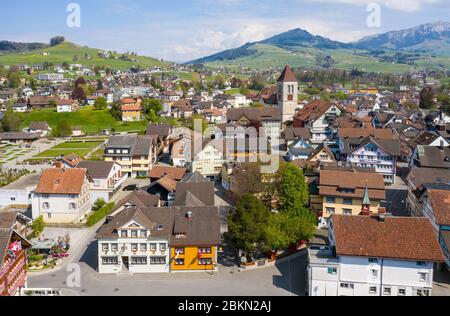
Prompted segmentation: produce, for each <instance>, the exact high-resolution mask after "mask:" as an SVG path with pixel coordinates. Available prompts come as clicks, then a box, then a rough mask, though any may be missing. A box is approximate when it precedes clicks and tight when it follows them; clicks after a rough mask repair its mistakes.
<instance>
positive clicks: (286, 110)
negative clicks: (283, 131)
mask: <svg viewBox="0 0 450 316" xmlns="http://www.w3.org/2000/svg"><path fill="white" fill-rule="evenodd" d="M277 84H278V107H279V108H280V110H281V115H282V118H283V123H285V122H287V121H292V120H293V117H294V115H295V109H297V107H298V81H297V77H296V76H295V74H294V71H293V70H292V68H291V67H289V66H286V67H285V68H284V70H283V72H282V73H281V76H280V78H279V79H278V83H277Z"/></svg>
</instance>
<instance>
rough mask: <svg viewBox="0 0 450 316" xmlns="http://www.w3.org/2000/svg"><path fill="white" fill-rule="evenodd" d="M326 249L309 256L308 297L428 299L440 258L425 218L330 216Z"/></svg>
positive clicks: (436, 242)
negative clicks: (417, 297) (400, 297)
mask: <svg viewBox="0 0 450 316" xmlns="http://www.w3.org/2000/svg"><path fill="white" fill-rule="evenodd" d="M328 226H329V237H328V239H329V247H328V248H325V247H324V249H322V250H310V251H309V259H308V273H307V279H308V292H309V295H310V296H431V294H432V290H433V264H434V263H435V262H443V260H444V257H443V255H442V251H441V249H440V247H439V243H438V241H437V239H436V236H435V234H434V231H433V227H432V226H431V223H430V221H429V220H428V219H426V218H409V217H387V216H384V215H381V216H377V217H370V216H345V215H333V216H332V217H331V219H330V220H329V225H328Z"/></svg>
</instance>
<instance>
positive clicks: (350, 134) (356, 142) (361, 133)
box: [337, 127, 398, 159]
mask: <svg viewBox="0 0 450 316" xmlns="http://www.w3.org/2000/svg"><path fill="white" fill-rule="evenodd" d="M367 137H373V138H375V139H398V136H397V135H395V134H394V133H393V132H392V129H390V128H371V127H368V128H339V129H338V133H337V143H338V145H339V156H340V157H343V158H344V159H345V158H346V157H347V156H348V155H349V154H350V153H351V152H352V151H354V150H355V149H357V148H358V147H360V146H361V144H362V143H363V141H364V140H365V139H366V138H367Z"/></svg>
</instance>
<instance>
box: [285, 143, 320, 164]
mask: <svg viewBox="0 0 450 316" xmlns="http://www.w3.org/2000/svg"><path fill="white" fill-rule="evenodd" d="M313 151H314V148H313V147H312V145H311V144H310V143H308V142H306V141H305V140H303V139H301V138H299V139H297V140H295V141H294V142H293V143H292V144H291V145H289V146H288V150H287V154H286V158H287V160H288V161H294V160H297V159H302V160H307V159H308V158H309V156H310V155H311V153H312V152H313Z"/></svg>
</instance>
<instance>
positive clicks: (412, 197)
mask: <svg viewBox="0 0 450 316" xmlns="http://www.w3.org/2000/svg"><path fill="white" fill-rule="evenodd" d="M406 184H407V186H408V196H407V199H406V206H407V208H408V210H409V212H410V213H411V215H413V216H422V210H421V208H420V207H419V198H420V195H421V188H423V186H425V185H427V184H438V185H439V184H450V170H449V169H437V168H417V167H413V168H411V170H410V172H409V174H408V175H407V177H406Z"/></svg>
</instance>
